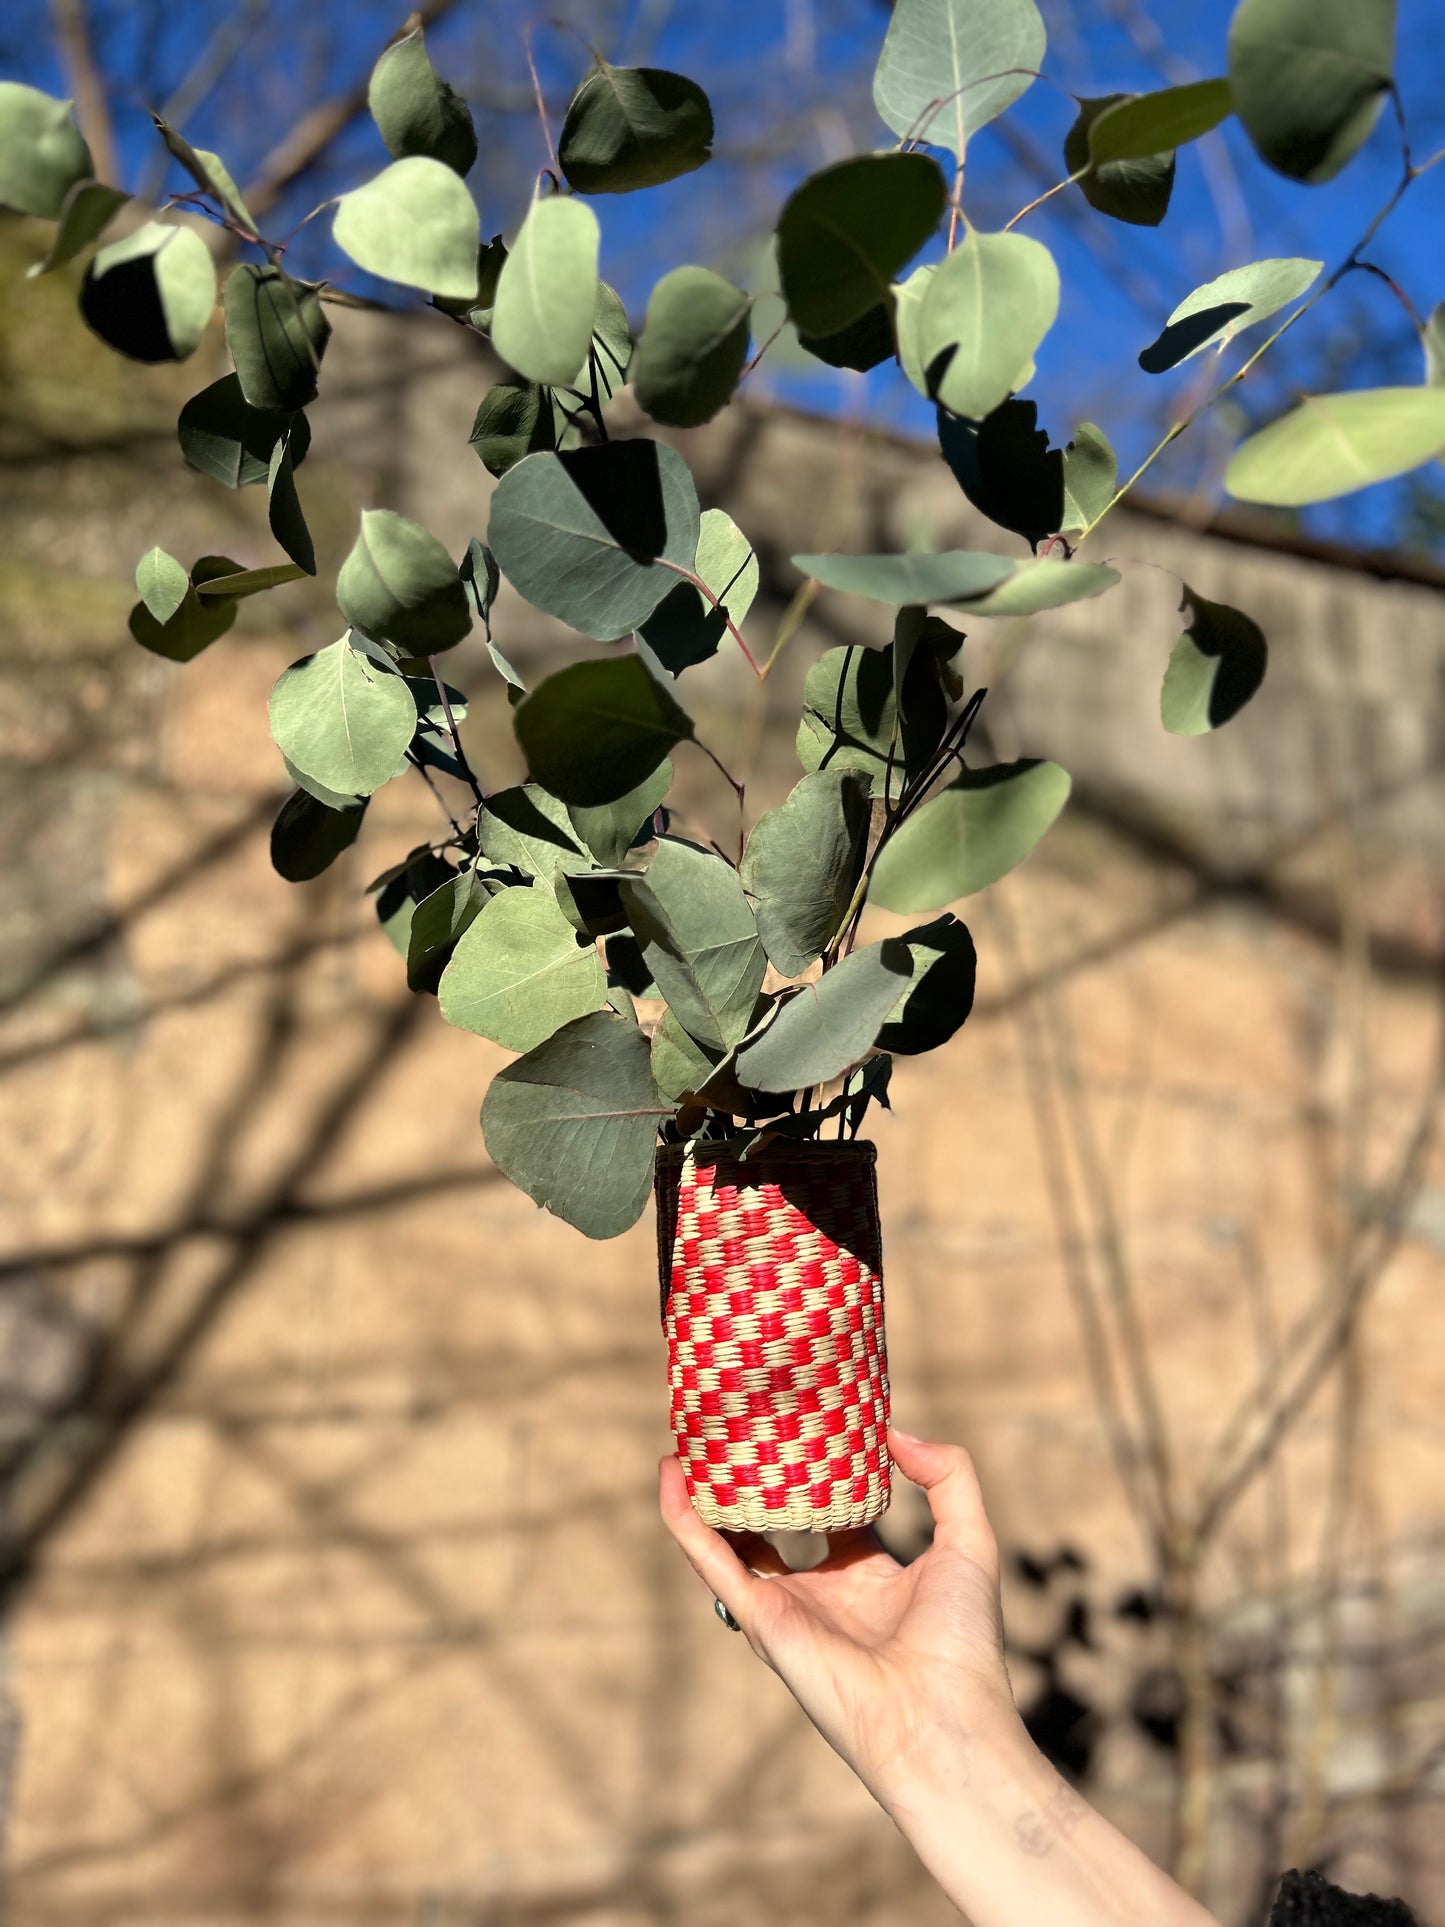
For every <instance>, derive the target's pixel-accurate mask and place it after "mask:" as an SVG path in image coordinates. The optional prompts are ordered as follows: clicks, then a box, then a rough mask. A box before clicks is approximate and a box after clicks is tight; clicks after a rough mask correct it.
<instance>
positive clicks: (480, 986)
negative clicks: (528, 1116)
mask: <svg viewBox="0 0 1445 1927" xmlns="http://www.w3.org/2000/svg"><path fill="white" fill-rule="evenodd" d="M424 907H425V906H423V908H424ZM418 914H420V913H418ZM414 928H415V925H413V929H414ZM437 995H438V998H439V999H440V1002H441V1012H442V1016H443V1017H445V1018H446V1020H447V1022H448V1023H449V1024H455V1025H456V1027H457V1028H458V1030H470V1031H475V1032H476V1033H477V1035H478V1036H479V1037H490V1038H491V1040H492V1042H493V1043H495V1044H502V1045H504V1046H505V1047H506V1048H507V1049H508V1050H531V1049H532V1048H533V1046H534V1045H536V1044H540V1043H541V1042H542V1041H543V1040H544V1039H545V1038H548V1037H550V1036H551V1035H552V1033H553V1032H554V1031H557V1030H560V1029H561V1027H562V1025H563V1024H567V1023H571V1021H572V1020H573V1018H575V1017H582V1016H585V1015H586V1014H587V1012H588V1011H591V1010H596V1009H598V1008H599V1006H601V1005H602V1004H604V1003H606V1001H607V982H606V979H605V977H604V976H603V974H602V965H601V963H600V961H599V960H598V956H597V951H596V948H595V946H594V945H592V944H584V943H579V941H578V938H577V933H576V932H575V931H574V930H573V928H572V926H571V924H570V923H568V921H567V919H566V918H565V917H564V916H563V914H562V912H561V910H560V909H558V907H557V901H556V899H555V897H552V896H550V895H549V894H548V893H547V892H546V891H545V890H541V889H527V888H524V887H518V888H515V889H511V890H502V891H499V892H498V894H497V895H496V896H494V897H493V898H492V899H491V900H490V901H489V902H488V903H487V904H486V905H485V906H484V907H483V909H482V911H481V913H480V914H479V915H478V916H477V918H476V919H475V921H474V922H473V923H472V925H471V927H470V928H469V929H468V930H467V931H466V932H465V934H464V935H463V936H462V938H461V940H460V942H459V943H458V944H457V947H456V949H455V950H454V951H453V953H452V958H451V962H450V963H449V964H448V965H447V967H446V969H445V970H444V971H443V973H442V979H441V984H440V987H439V989H438V992H437Z"/></svg>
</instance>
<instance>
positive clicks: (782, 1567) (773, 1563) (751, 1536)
mask: <svg viewBox="0 0 1445 1927" xmlns="http://www.w3.org/2000/svg"><path fill="white" fill-rule="evenodd" d="M722 1537H723V1539H724V1541H725V1543H726V1544H728V1545H730V1546H731V1547H732V1549H733V1551H734V1552H735V1553H736V1554H737V1556H738V1558H739V1559H740V1560H741V1561H742V1563H743V1564H744V1565H745V1566H746V1567H747V1569H748V1571H749V1572H752V1573H757V1574H758V1575H759V1576H762V1575H765V1574H767V1575H771V1576H772V1577H774V1578H776V1577H777V1576H778V1574H780V1573H785V1572H786V1571H787V1570H788V1562H787V1560H786V1559H784V1558H783V1556H782V1554H781V1553H780V1552H778V1550H777V1549H776V1547H774V1546H770V1545H769V1544H768V1542H767V1540H766V1539H765V1538H764V1537H763V1535H762V1533H761V1532H724V1533H723V1535H722Z"/></svg>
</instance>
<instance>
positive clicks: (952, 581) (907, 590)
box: [793, 549, 1019, 604]
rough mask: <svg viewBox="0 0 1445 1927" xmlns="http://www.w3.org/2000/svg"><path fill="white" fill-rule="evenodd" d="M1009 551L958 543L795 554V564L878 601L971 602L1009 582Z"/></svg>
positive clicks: (831, 585)
mask: <svg viewBox="0 0 1445 1927" xmlns="http://www.w3.org/2000/svg"><path fill="white" fill-rule="evenodd" d="M1018 566H1019V565H1018V562H1017V561H1016V560H1015V559H1014V557H1012V556H1008V555H987V554H984V553H982V552H976V551H973V550H970V549H956V550H953V551H951V552H949V553H947V554H944V555H928V554H923V553H921V552H915V553H912V554H905V555H795V556H794V557H793V567H794V568H795V569H801V570H802V572H803V574H804V575H808V576H811V577H812V578H813V580H814V581H815V582H821V583H822V584H823V587H824V588H825V589H841V590H843V591H844V592H845V593H846V594H848V595H861V596H867V597H869V599H870V600H871V601H874V602H892V603H898V604H903V603H911V602H916V603H928V602H966V601H970V600H972V599H973V598H974V597H977V596H981V595H985V594H986V593H987V592H988V591H989V590H990V589H993V588H996V587H997V585H998V584H999V583H1000V582H1006V581H1007V580H1008V578H1009V577H1010V576H1011V575H1012V574H1013V573H1014V571H1015V570H1016V569H1017V568H1018Z"/></svg>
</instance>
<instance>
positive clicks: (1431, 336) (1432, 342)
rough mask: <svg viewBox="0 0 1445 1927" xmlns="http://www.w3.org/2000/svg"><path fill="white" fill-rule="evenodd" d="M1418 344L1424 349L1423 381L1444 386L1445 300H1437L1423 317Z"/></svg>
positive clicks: (1434, 385)
mask: <svg viewBox="0 0 1445 1927" xmlns="http://www.w3.org/2000/svg"><path fill="white" fill-rule="evenodd" d="M1420 345H1421V347H1422V348H1423V349H1424V351H1425V383H1426V386H1427V387H1430V388H1442V387H1445V301H1437V302H1436V304H1435V306H1434V307H1433V308H1432V309H1431V310H1430V312H1429V314H1428V315H1427V316H1426V317H1425V326H1424V328H1423V330H1422V331H1421V338H1420Z"/></svg>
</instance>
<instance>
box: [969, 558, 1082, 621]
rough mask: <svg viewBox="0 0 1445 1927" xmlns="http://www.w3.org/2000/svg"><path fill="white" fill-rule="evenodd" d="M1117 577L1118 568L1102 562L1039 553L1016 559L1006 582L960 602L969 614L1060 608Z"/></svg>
mask: <svg viewBox="0 0 1445 1927" xmlns="http://www.w3.org/2000/svg"><path fill="white" fill-rule="evenodd" d="M1118 580H1119V571H1118V570H1117V569H1111V568H1109V567H1108V566H1107V565H1106V564H1104V563H1102V562H1065V561H1062V560H1061V559H1060V558H1059V557H1057V556H1052V555H1041V556H1038V557H1037V558H1036V559H1035V560H1033V561H1031V562H1029V561H1026V562H1020V563H1019V565H1018V567H1017V568H1016V569H1015V570H1014V572H1013V574H1012V575H1011V576H1010V577H1009V578H1008V580H1007V581H1006V582H1001V583H1000V584H999V585H998V587H997V588H996V589H991V590H989V592H988V593H987V594H986V595H981V596H978V597H977V598H976V599H975V600H974V601H972V602H968V603H964V604H963V605H961V606H962V607H963V609H964V610H965V612H966V613H967V614H968V615H971V616H990V617H997V618H1000V619H1003V618H1007V617H1011V616H1034V615H1038V614H1040V613H1041V612H1042V611H1043V610H1045V609H1061V608H1063V607H1064V606H1065V605H1066V604H1067V603H1070V602H1081V601H1083V600H1084V599H1085V598H1086V597H1089V596H1096V595H1103V593H1104V592H1105V590H1106V589H1112V588H1113V586H1114V584H1115V583H1116V582H1117V581H1118Z"/></svg>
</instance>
